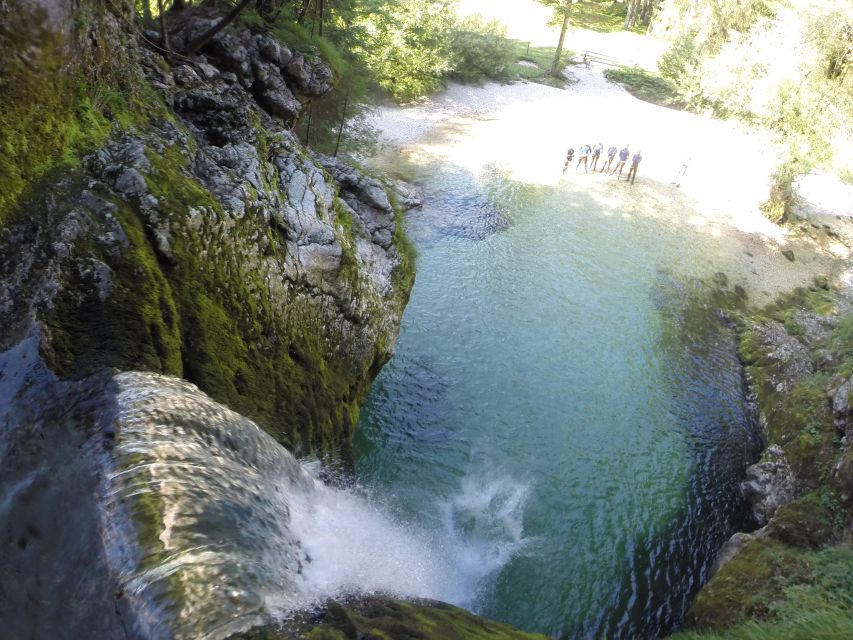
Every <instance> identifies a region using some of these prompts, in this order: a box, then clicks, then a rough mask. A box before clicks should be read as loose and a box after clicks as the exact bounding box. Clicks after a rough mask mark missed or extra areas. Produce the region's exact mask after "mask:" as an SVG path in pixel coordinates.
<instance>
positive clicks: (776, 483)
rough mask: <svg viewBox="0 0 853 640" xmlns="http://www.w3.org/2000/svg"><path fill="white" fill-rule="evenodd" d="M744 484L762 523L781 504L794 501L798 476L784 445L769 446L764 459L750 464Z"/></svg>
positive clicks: (750, 502) (742, 489)
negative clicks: (790, 463) (795, 474)
mask: <svg viewBox="0 0 853 640" xmlns="http://www.w3.org/2000/svg"><path fill="white" fill-rule="evenodd" d="M740 487H741V491H742V493H743V496H744V498H745V499H746V500H747V502H748V503H749V504H750V506H751V508H752V515H753V517H754V518H755V521H756V522H757V523H758V524H759V525H760V526H764V525H766V524H767V523H768V522H769V521H770V519H771V518H772V517H773V515H774V514H775V513H776V510H777V509H778V508H779V507H781V506H782V505H785V504H788V503H789V502H791V501H792V500H793V499H794V497H795V490H796V479H795V477H794V473H793V471H792V470H791V466H790V465H789V464H788V461H787V459H786V458H785V454H784V452H783V451H782V449H781V447H779V446H778V445H771V446H769V447H767V449H766V450H765V451H764V453H763V454H762V456H761V460H759V461H758V462H757V463H755V464H754V465H751V466H750V467H748V468H747V470H746V480H745V481H744V482H742V483H741V485H740Z"/></svg>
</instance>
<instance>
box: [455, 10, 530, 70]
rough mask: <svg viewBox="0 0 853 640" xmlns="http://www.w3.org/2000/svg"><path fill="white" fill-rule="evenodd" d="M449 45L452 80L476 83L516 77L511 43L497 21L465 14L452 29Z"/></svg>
mask: <svg viewBox="0 0 853 640" xmlns="http://www.w3.org/2000/svg"><path fill="white" fill-rule="evenodd" d="M450 49H451V55H452V68H453V70H452V71H451V73H450V77H451V78H453V79H454V80H458V81H459V82H468V83H476V82H480V81H481V80H483V79H489V80H498V81H503V82H506V81H509V80H512V79H514V78H515V74H514V73H513V71H514V63H515V52H514V47H513V44H512V42H511V41H510V40H508V39H507V38H506V29H504V28H503V27H502V26H501V25H500V24H499V23H498V22H494V21H492V22H487V21H485V20H484V19H483V18H482V16H480V15H474V16H469V17H468V18H465V19H464V20H462V21H461V22H460V23H459V24H458V25H456V27H455V28H454V29H453V31H452V32H451V38H450Z"/></svg>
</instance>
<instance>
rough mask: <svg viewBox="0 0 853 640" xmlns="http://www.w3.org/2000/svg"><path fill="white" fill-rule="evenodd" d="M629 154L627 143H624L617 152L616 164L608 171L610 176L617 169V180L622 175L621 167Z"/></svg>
mask: <svg viewBox="0 0 853 640" xmlns="http://www.w3.org/2000/svg"><path fill="white" fill-rule="evenodd" d="M629 155H631V152H630V151H629V150H628V145H627V144H626V145H625V147H624V148H623V149H622V150H621V151H620V152H619V162H617V163H616V166H615V167H614V168H613V171H611V172H610V175H611V176H612V175H613V174H614V173H616V172H617V171H618V172H619V175H618V176H616V179H617V180H618V179H620V178H621V177H622V167H624V166H625V163H626V162H627V161H628V156H629Z"/></svg>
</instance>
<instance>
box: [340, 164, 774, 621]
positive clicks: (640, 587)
mask: <svg viewBox="0 0 853 640" xmlns="http://www.w3.org/2000/svg"><path fill="white" fill-rule="evenodd" d="M409 170H410V171H411V172H412V174H413V175H412V176H410V178H413V179H414V180H415V181H417V182H418V183H420V184H421V185H422V186H423V187H424V190H425V196H426V198H425V199H426V204H425V207H424V209H423V211H419V212H415V213H413V214H411V215H410V217H409V224H408V231H409V233H410V235H411V236H412V238H413V239H414V241H415V244H416V245H417V247H418V250H419V258H418V279H417V282H416V284H415V289H414V291H413V294H412V297H411V300H410V303H409V306H408V308H407V311H406V315H405V317H404V322H403V330H402V334H401V337H400V342H399V346H398V349H397V354H396V355H395V357H394V358H393V359H392V360H391V362H390V363H389V364H388V365H387V366H386V368H385V369H384V370H383V372H382V373H381V374H380V376H379V378H378V379H377V381H376V383H375V385H374V388H373V391H372V394H371V396H370V398H369V400H368V403H367V405H366V407H365V408H364V411H363V414H362V420H361V424H360V428H359V430H358V432H357V436H356V452H357V470H358V476H359V480H360V482H361V483H362V484H363V485H364V486H365V487H366V489H367V490H368V491H369V492H371V493H373V494H374V495H382V496H384V501H385V502H386V508H387V509H388V510H390V511H391V512H392V513H393V514H394V516H395V517H396V518H398V519H399V520H401V521H404V522H407V523H409V526H412V527H415V528H417V529H419V530H421V531H423V532H425V533H426V534H427V535H428V536H430V537H431V538H432V539H433V540H434V541H435V544H436V545H437V547H438V549H439V550H442V549H444V546H445V542H444V541H447V545H446V546H447V547H448V550H447V553H448V554H449V555H451V556H453V564H454V566H456V567H458V569H459V572H460V574H462V575H470V576H472V579H471V580H467V581H464V582H467V583H468V584H462V585H459V587H460V588H459V589H454V588H453V587H452V585H445V586H444V592H442V593H436V594H434V597H437V598H443V599H448V600H451V601H454V602H456V603H458V604H462V605H464V606H467V607H469V608H472V609H474V610H476V611H478V612H480V613H483V614H485V615H488V616H490V617H494V618H498V619H501V620H504V621H507V622H510V623H512V624H515V625H517V626H519V627H522V628H524V629H527V630H535V631H542V632H546V633H563V634H566V635H568V636H570V637H576V636H582V637H593V636H595V637H598V636H606V637H634V636H636V635H640V636H642V637H647V636H656V635H658V634H660V633H663V632H666V631H668V630H670V629H671V628H672V627H673V625H676V624H677V623H678V622H679V620H680V619H681V616H682V615H683V613H684V611H685V609H686V606H687V605H688V604H689V599H690V597H691V596H692V595H693V594H694V593H695V590H696V589H697V588H698V586H699V585H700V583H701V582H702V581H703V580H704V578H705V575H706V572H707V570H708V567H709V565H710V563H711V562H712V561H713V557H714V554H715V552H716V550H717V548H718V547H719V546H720V545H721V544H722V542H724V541H725V539H726V538H727V537H728V536H729V535H730V534H731V533H732V532H733V530H734V529H733V527H734V524H735V521H736V520H737V519H738V518H739V505H738V501H737V498H736V496H737V491H736V484H737V480H738V476H739V475H740V474H741V473H742V471H743V468H744V466H745V465H746V464H747V463H748V462H749V461H750V459H751V456H753V455H754V453H755V447H756V445H757V443H756V441H755V437H754V435H753V434H754V429H752V426H751V425H750V424H749V418H748V413H747V410H746V406H745V403H744V399H743V393H742V391H743V390H742V381H741V378H740V372H739V367H738V365H737V360H736V358H735V356H734V342H733V336H732V334H731V332H730V330H729V329H728V328H727V327H726V326H725V324H724V323H723V322H721V321H720V320H719V318H716V317H715V315H714V313H713V312H712V310H709V309H704V310H703V309H701V308H699V309H697V308H696V307H695V305H690V304H687V301H688V300H690V299H692V297H693V296H694V295H701V292H698V291H696V289H697V286H696V285H690V284H685V283H689V282H691V278H692V277H695V276H707V275H710V274H709V273H708V272H707V266H705V265H707V264H709V263H713V256H712V255H710V254H712V253H713V252H714V251H717V250H718V247H716V248H710V247H703V242H702V239H701V238H699V237H697V236H696V235H694V233H693V232H691V231H690V230H689V229H683V230H679V229H677V228H676V229H672V230H667V231H666V232H665V233H662V230H661V229H660V227H659V226H658V224H659V223H657V222H655V221H653V220H647V219H644V218H642V217H637V216H632V217H627V216H625V217H623V216H621V215H620V213H619V212H618V211H609V210H607V209H606V208H603V207H601V206H599V205H598V204H597V203H596V202H595V201H594V200H593V199H592V198H590V197H586V196H584V195H582V194H581V195H578V194H574V195H570V194H567V193H566V192H564V191H561V190H559V189H553V188H548V187H541V186H531V185H524V184H519V183H516V182H513V181H512V180H511V179H509V178H508V177H507V176H505V175H501V174H500V173H499V172H497V171H487V172H486V173H485V174H484V175H483V176H481V177H480V178H478V179H474V178H472V177H471V176H470V174H468V173H466V172H464V171H461V170H457V169H454V168H453V167H452V166H450V165H447V164H446V163H439V162H435V163H424V164H421V165H420V166H412V167H410V169H409ZM471 584H473V585H474V586H473V588H472V587H471Z"/></svg>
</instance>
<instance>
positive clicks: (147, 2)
mask: <svg viewBox="0 0 853 640" xmlns="http://www.w3.org/2000/svg"><path fill="white" fill-rule="evenodd" d="M142 18H143V20H145V22H146V23H148V22H151V0H142Z"/></svg>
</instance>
